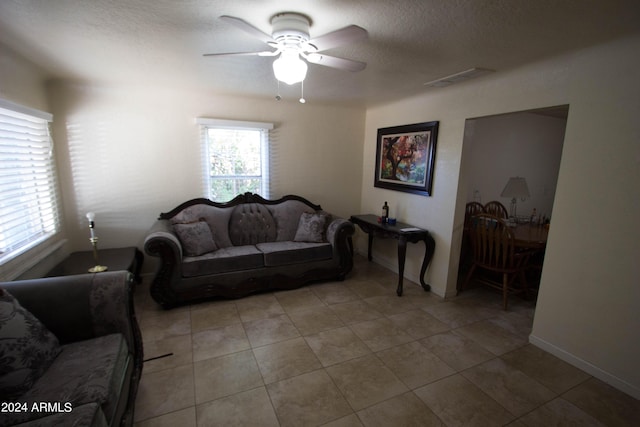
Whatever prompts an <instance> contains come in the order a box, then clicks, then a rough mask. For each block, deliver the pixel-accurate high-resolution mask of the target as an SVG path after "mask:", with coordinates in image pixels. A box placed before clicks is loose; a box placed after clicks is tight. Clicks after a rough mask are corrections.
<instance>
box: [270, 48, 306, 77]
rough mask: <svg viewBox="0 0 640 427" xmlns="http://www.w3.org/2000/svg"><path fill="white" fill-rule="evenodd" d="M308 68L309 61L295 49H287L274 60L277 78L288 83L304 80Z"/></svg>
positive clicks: (274, 71) (274, 72) (274, 70)
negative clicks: (305, 60) (301, 56)
mask: <svg viewBox="0 0 640 427" xmlns="http://www.w3.org/2000/svg"><path fill="white" fill-rule="evenodd" d="M307 68H308V67H307V63H306V62H304V61H303V60H302V59H300V54H298V52H296V51H295V50H285V51H283V52H282V53H281V54H280V57H279V58H278V59H276V60H275V61H273V74H274V75H275V76H276V79H278V80H279V81H281V82H283V83H286V84H288V85H292V84H295V83H299V82H301V81H303V80H304V79H305V77H307Z"/></svg>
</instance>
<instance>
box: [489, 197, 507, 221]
mask: <svg viewBox="0 0 640 427" xmlns="http://www.w3.org/2000/svg"><path fill="white" fill-rule="evenodd" d="M484 212H485V213H488V214H490V215H493V216H497V217H498V218H502V219H507V218H509V212H507V208H505V207H504V205H503V204H502V203H500V202H498V201H497V200H493V201H491V202H488V203H487V204H485V205H484Z"/></svg>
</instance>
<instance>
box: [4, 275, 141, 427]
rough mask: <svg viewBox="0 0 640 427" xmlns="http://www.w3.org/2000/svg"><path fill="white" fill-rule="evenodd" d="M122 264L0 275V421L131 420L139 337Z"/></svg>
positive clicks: (83, 423)
mask: <svg viewBox="0 0 640 427" xmlns="http://www.w3.org/2000/svg"><path fill="white" fill-rule="evenodd" d="M132 286H133V281H132V276H131V275H130V274H129V272H127V271H114V272H105V273H99V274H82V275H75V276H60V277H50V278H45V279H33V280H18V281H14V282H4V283H0V402H1V403H2V405H3V411H2V412H3V413H1V414H0V426H2V427H4V426H12V425H20V426H42V427H44V426H52V427H53V426H130V425H132V424H133V410H134V406H135V398H136V393H137V389H138V383H139V381H140V375H141V373H142V357H143V355H142V352H143V350H142V338H141V336H140V330H139V328H138V323H137V321H136V317H135V314H134V309H133V300H132Z"/></svg>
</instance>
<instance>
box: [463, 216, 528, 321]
mask: <svg viewBox="0 0 640 427" xmlns="http://www.w3.org/2000/svg"><path fill="white" fill-rule="evenodd" d="M469 237H470V240H471V254H472V264H471V268H470V269H469V272H468V273H467V276H466V278H465V280H464V283H463V285H462V287H461V289H460V290H463V289H465V288H466V287H467V286H468V284H469V281H470V280H471V278H472V276H473V275H474V273H475V272H476V271H477V270H478V269H482V270H485V272H488V273H489V274H487V275H483V276H479V277H477V278H476V281H477V282H479V283H481V284H484V285H487V286H490V287H492V288H495V289H499V290H501V291H502V305H503V308H504V309H505V310H506V309H507V305H508V298H509V294H517V293H525V296H526V295H527V292H528V289H527V279H526V277H525V275H524V272H525V268H526V266H527V261H528V257H529V252H528V251H518V250H517V249H516V244H515V237H514V235H513V231H511V229H510V228H509V226H507V224H506V223H505V222H504V220H502V219H501V218H499V217H497V216H494V215H490V214H486V213H482V214H479V215H475V216H473V217H472V218H471V220H470V231H469ZM492 276H493V277H492ZM498 278H499V279H498ZM516 279H518V280H519V282H520V287H519V288H517V287H515V286H514V285H515V282H516Z"/></svg>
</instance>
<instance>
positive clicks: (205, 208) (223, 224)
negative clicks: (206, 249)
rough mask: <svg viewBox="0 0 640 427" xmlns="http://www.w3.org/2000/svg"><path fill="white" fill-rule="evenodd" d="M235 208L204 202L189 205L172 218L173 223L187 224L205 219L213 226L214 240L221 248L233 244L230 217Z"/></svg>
mask: <svg viewBox="0 0 640 427" xmlns="http://www.w3.org/2000/svg"><path fill="white" fill-rule="evenodd" d="M232 212H233V208H218V207H216V206H209V205H204V204H197V205H193V206H189V207H188V208H185V209H183V210H182V211H180V212H178V213H177V214H176V215H175V216H174V217H172V218H171V224H180V223H181V224H186V223H189V222H196V221H200V220H203V219H204V220H205V221H206V222H207V224H209V227H210V228H211V233H212V234H213V240H214V241H215V242H216V245H217V246H218V247H219V248H226V247H227V246H233V244H232V243H231V240H229V218H230V217H231V213H232Z"/></svg>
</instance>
